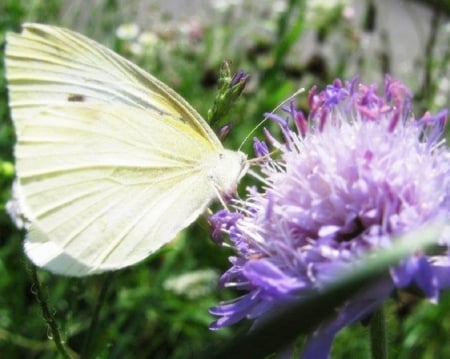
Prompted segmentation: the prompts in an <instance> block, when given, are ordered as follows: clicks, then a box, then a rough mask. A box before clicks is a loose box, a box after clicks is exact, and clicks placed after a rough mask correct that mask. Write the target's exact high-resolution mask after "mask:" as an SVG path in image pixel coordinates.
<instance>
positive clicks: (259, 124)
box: [238, 87, 305, 151]
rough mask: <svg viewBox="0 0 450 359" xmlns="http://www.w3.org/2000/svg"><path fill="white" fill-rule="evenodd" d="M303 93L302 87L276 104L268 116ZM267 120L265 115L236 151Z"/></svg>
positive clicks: (240, 147)
mask: <svg viewBox="0 0 450 359" xmlns="http://www.w3.org/2000/svg"><path fill="white" fill-rule="evenodd" d="M304 91H305V88H304V87H301V88H299V89H298V90H297V91H295V92H294V93H293V94H292V95H291V96H289V97H288V98H287V99H285V100H283V101H282V102H280V103H279V104H278V106H277V107H275V108H274V109H273V110H272V111H271V112H270V114H273V113H274V112H275V111H278V109H279V108H280V107H281V106H283V105H284V104H285V103H286V102H288V101H291V100H292V99H293V98H294V97H295V96H297V95H299V94H301V93H302V92H304ZM268 119H269V117H268V116H267V115H266V116H264V119H263V120H262V121H261V122H260V123H258V124H257V125H256V126H255V127H254V128H253V130H251V131H250V132H249V134H248V135H247V136H245V138H244V140H243V141H242V143H241V145H240V146H239V149H238V150H239V151H240V150H241V149H242V146H244V143H246V142H247V141H248V139H249V138H250V136H251V135H253V134H254V133H255V132H256V130H257V129H258V128H260V127H261V126H262V125H263V124H264V122H266V121H267V120H268Z"/></svg>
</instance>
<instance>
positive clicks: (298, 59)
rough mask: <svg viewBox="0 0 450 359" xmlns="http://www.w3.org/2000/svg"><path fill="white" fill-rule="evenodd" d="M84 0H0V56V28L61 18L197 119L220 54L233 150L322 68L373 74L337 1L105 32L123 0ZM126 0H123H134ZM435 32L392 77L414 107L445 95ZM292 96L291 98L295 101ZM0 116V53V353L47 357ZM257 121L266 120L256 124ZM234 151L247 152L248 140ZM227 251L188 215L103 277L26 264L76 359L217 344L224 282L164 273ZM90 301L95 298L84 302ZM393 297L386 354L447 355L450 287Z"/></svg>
mask: <svg viewBox="0 0 450 359" xmlns="http://www.w3.org/2000/svg"><path fill="white" fill-rule="evenodd" d="M143 2H144V1H143ZM86 3H87V2H82V1H81V2H79V3H78V7H76V6H69V5H70V1H63V0H51V1H48V0H33V1H26V0H21V1H18V0H3V1H1V2H0V44H1V46H0V52H1V54H0V55H1V57H2V59H3V54H4V39H5V33H6V32H7V31H17V30H18V29H19V28H20V23H22V22H25V21H39V22H44V23H53V24H58V25H62V26H67V27H71V28H73V29H76V30H78V31H81V32H83V33H84V34H86V35H88V36H91V37H94V38H95V39H96V40H98V41H100V42H102V43H104V44H107V45H109V46H111V47H113V48H114V49H115V50H116V51H118V52H120V53H122V54H123V55H124V56H126V57H128V58H130V59H131V60H132V61H134V62H136V63H137V64H139V65H140V66H142V67H143V68H144V69H146V70H147V71H149V72H151V73H152V74H154V75H155V76H156V77H158V78H160V79H161V80H163V81H164V82H166V83H167V84H168V85H169V86H171V87H173V88H174V89H175V90H176V91H177V92H179V93H180V94H181V95H182V96H184V97H185V98H186V99H187V100H188V101H189V102H190V103H191V104H192V105H193V106H194V107H195V108H196V109H198V111H199V112H200V113H201V114H202V115H204V116H205V117H206V114H207V113H208V110H209V109H210V108H211V107H212V105H213V103H214V98H215V95H216V88H217V85H218V79H219V69H220V66H221V63H222V62H223V61H224V60H229V61H230V62H231V68H232V72H237V70H238V69H244V70H246V72H248V73H249V74H250V81H249V83H248V84H247V88H246V90H245V91H244V93H243V94H242V98H241V99H240V101H237V102H236V103H235V104H234V105H233V107H232V108H231V109H230V110H229V112H228V113H227V114H226V116H223V118H221V123H220V124H218V126H221V125H223V124H225V123H229V122H231V123H233V125H234V127H233V130H232V132H231V135H230V136H229V138H227V145H226V146H227V147H229V148H237V147H238V146H239V145H240V144H241V142H242V141H243V139H244V138H245V137H246V135H247V134H249V133H250V132H251V131H252V130H253V129H254V128H255V127H256V126H257V125H258V124H259V123H260V122H261V121H262V119H263V114H264V113H265V112H270V111H272V110H273V109H274V108H275V107H276V106H277V105H279V104H280V103H281V102H282V101H283V100H284V99H286V98H288V97H289V96H290V95H291V94H292V93H293V92H294V91H296V90H297V89H298V88H300V87H305V88H306V89H308V88H309V87H310V86H311V85H313V84H317V85H319V86H321V85H323V84H326V83H329V82H330V81H332V80H333V79H334V78H335V77H343V78H350V77H352V76H353V75H354V74H355V73H359V74H360V75H361V77H363V78H364V77H366V76H367V77H370V78H374V77H375V78H376V79H377V81H378V82H382V79H383V75H384V74H383V69H384V68H383V67H382V66H381V65H380V64H378V63H376V62H375V61H374V59H373V58H365V57H364V50H363V46H362V45H361V43H360V42H358V41H357V39H358V36H362V32H361V28H360V25H359V24H358V23H357V22H351V21H347V20H346V19H344V18H343V17H342V16H341V15H340V14H341V13H339V11H342V8H339V9H335V10H330V11H334V12H332V13H330V17H329V18H327V19H330V20H328V25H327V24H325V25H324V23H323V22H321V23H320V24H319V25H317V26H316V25H314V24H313V23H312V22H310V20H308V19H309V18H308V16H307V9H306V7H307V5H306V2H304V1H298V0H289V1H286V2H285V5H286V6H285V8H284V9H281V10H280V11H279V12H275V11H272V12H270V11H269V13H270V14H269V15H270V16H267V15H268V14H267V12H266V13H265V12H264V11H262V10H258V9H257V8H254V9H253V12H252V9H251V6H249V7H248V8H246V10H245V11H244V12H243V13H242V12H240V11H239V9H238V8H236V7H233V6H230V7H228V8H227V9H225V10H222V11H223V12H222V13H218V14H216V15H215V17H214V20H213V21H211V22H210V23H209V24H208V23H206V22H205V23H187V24H185V25H186V26H187V31H185V32H183V31H179V28H180V26H179V23H178V22H174V23H172V25H170V22H169V23H168V24H167V26H165V27H161V26H160V27H157V26H155V28H154V29H149V28H144V26H141V27H140V28H139V29H138V30H137V33H136V34H135V35H133V34H131V35H133V36H129V37H128V38H127V37H122V38H121V37H119V36H117V35H116V30H117V29H118V28H119V27H120V25H121V24H122V22H128V21H126V20H127V18H124V17H123V16H121V14H123V12H122V11H123V8H124V4H125V2H124V1H120V0H103V1H96V2H95V5H94V2H92V7H91V8H90V9H89V13H88V14H87V15H86V6H87V4H86ZM126 3H127V4H132V5H136V4H137V1H134V2H126ZM367 3H368V4H369V3H371V1H368V2H367ZM132 5H128V6H132ZM372 5H373V4H372ZM136 6H137V5H136ZM148 11H150V10H148ZM371 11H372V10H371ZM252 16H254V17H252ZM252 20H254V21H252ZM254 23H257V24H258V26H259V29H258V30H256V29H255V28H252V27H251V25H252V24H254ZM437 25H438V24H436V26H437ZM315 26H316V27H315ZM307 32H309V33H310V34H311V33H312V34H313V35H314V36H316V39H317V42H318V44H323V43H327V42H328V43H329V44H331V45H330V46H334V47H333V58H332V59H331V60H332V61H331V60H330V59H327V58H326V57H324V56H322V54H321V53H320V52H315V53H313V54H312V55H310V56H309V57H305V56H303V55H304V54H303V53H302V42H303V41H305V38H306V35H307ZM268 33H270V35H267V34H268ZM333 33H334V34H335V33H339V34H340V35H341V38H340V42H339V44H338V46H336V45H333V44H334V42H333V41H332V39H330V36H331V35H332V34H333ZM436 36H437V35H436ZM447 40H448V38H447ZM436 42H437V40H436V38H435V39H434V40H433V39H432V38H430V41H429V43H430V48H428V49H426V51H427V53H426V58H427V61H426V62H425V63H424V64H423V68H421V69H420V70H421V71H422V73H423V74H425V75H424V77H425V78H426V79H427V82H424V83H417V79H416V78H415V77H416V74H412V75H411V78H406V79H402V80H404V81H405V82H406V83H408V84H410V83H411V84H413V85H415V86H413V91H414V93H415V94H417V103H418V104H419V106H418V108H419V109H423V108H430V109H432V110H435V109H436V108H437V107H443V106H449V102H448V96H447V102H444V103H441V102H442V101H441V102H439V103H438V101H437V99H442V93H440V92H439V91H440V90H439V89H440V87H439V86H440V85H439V84H440V82H439V81H440V80H441V79H442V78H445V76H448V68H449V64H450V55H449V54H450V46H448V44H447V47H445V46H444V48H441V50H440V51H441V52H440V53H442V54H443V55H442V56H438V54H437V53H436V50H435V48H434V47H433V44H435V43H436ZM299 44H300V46H299ZM444 45H445V43H444ZM318 46H319V45H318ZM424 51H425V49H424ZM355 54H359V57H358V58H357V56H354V55H355ZM352 61H353V62H352ZM369 70H370V75H369V74H368V71H369ZM440 96H441V97H440ZM306 97H307V96H299V98H298V99H297V101H298V106H299V107H302V104H304V103H305V101H306ZM222 107H224V106H222ZM225 107H226V106H225ZM222 109H223V108H222ZM8 116H9V115H8V109H7V91H6V84H5V80H4V68H3V61H0V243H1V247H0V273H1V276H0V292H1V293H2V295H1V296H0V353H1V356H2V357H5V358H42V359H46V358H55V357H57V354H56V348H55V346H54V344H53V342H52V341H51V340H49V336H51V332H50V331H49V330H48V326H47V324H46V323H45V321H44V319H43V317H42V315H41V309H40V307H39V305H38V303H37V301H36V296H35V294H34V293H35V292H36V288H33V286H32V284H31V279H30V278H31V276H30V273H29V269H28V268H27V267H28V265H29V264H28V262H27V259H26V257H25V256H24V254H23V248H22V239H23V236H24V233H22V232H20V231H17V230H16V229H15V228H14V226H13V224H12V223H11V221H10V219H9V218H8V216H7V215H6V213H5V211H4V208H5V205H6V202H7V200H8V199H9V197H10V188H11V183H12V180H13V167H12V166H13V165H12V161H13V160H12V152H13V142H14V134H13V130H12V126H11V122H10V119H9V117H8ZM265 125H267V126H268V127H270V124H269V123H266V124H265ZM255 135H257V136H259V135H260V132H258V131H256V133H255ZM243 149H244V151H246V152H247V153H251V143H250V141H247V142H246V143H245V146H244V148H243ZM245 184H246V183H245V182H244V183H243V187H244V186H245ZM230 254H231V253H228V252H227V251H226V250H224V249H223V248H219V247H218V246H216V245H215V244H213V243H212V242H211V241H210V240H209V239H208V234H207V231H205V229H204V228H200V226H198V225H197V226H193V228H191V229H190V230H189V231H185V232H184V233H182V234H181V235H180V236H179V238H177V239H176V240H175V241H173V242H172V243H171V244H170V245H169V246H167V247H166V248H164V249H163V250H161V251H159V252H158V253H157V254H156V255H154V256H152V257H151V258H149V259H148V260H146V261H144V262H143V263H141V264H139V265H136V266H134V267H131V268H128V269H126V270H123V271H120V272H118V273H114V274H112V275H109V274H108V275H102V276H95V277H90V278H85V279H71V278H63V277H57V276H54V275H51V274H49V273H47V272H45V271H41V270H39V271H38V276H39V278H40V281H41V283H42V290H43V295H44V298H45V299H46V300H47V302H48V304H49V309H50V313H51V314H53V315H54V317H55V320H56V322H57V324H58V326H59V330H60V332H61V333H62V336H63V340H64V341H65V343H66V346H67V348H68V349H69V354H73V355H74V356H75V354H74V353H78V354H81V353H82V354H83V358H135V357H146V358H161V359H162V358H189V357H194V356H195V353H199V352H201V351H202V350H203V349H204V348H205V347H206V346H211V347H216V346H219V344H221V343H222V342H224V341H226V340H227V339H229V338H230V337H231V333H232V332H239V330H240V329H247V327H246V324H245V323H244V324H242V325H237V326H234V327H233V328H232V330H223V331H219V332H211V331H209V330H208V324H209V323H210V322H211V321H212V319H213V318H212V317H211V316H210V315H209V314H208V309H209V308H210V307H211V306H213V305H215V304H216V303H217V302H218V301H219V300H223V299H226V298H231V297H233V296H236V293H233V294H232V293H231V292H230V291H223V292H220V293H217V291H216V290H215V288H214V287H212V286H209V290H208V291H207V292H205V293H203V294H202V295H200V296H198V297H196V296H195V295H194V297H190V295H189V294H188V293H185V294H182V293H177V292H175V291H174V290H172V289H168V287H167V286H166V284H167V282H168V281H169V280H170V279H173V278H175V277H177V276H180V275H182V274H186V273H189V272H192V271H197V270H211V269H212V270H214V271H215V272H217V273H222V272H223V271H224V270H226V268H227V267H228V262H227V256H228V255H230ZM102 293H103V294H102ZM98 303H102V305H101V306H100V307H97V305H98ZM397 303H398V301H397V302H394V301H390V302H389V303H388V313H389V318H390V320H389V328H388V329H389V330H388V332H389V333H390V341H391V344H393V347H394V349H391V350H392V351H393V352H394V354H395V355H393V357H399V358H408V357H411V356H416V357H422V358H435V357H448V356H449V355H450V344H448V340H447V336H448V331H449V330H450V328H448V324H447V323H446V322H445V321H443V320H442V318H443V317H445V316H446V315H447V314H446V313H448V310H449V309H450V308H449V307H450V297H449V296H448V295H445V296H443V299H442V300H441V303H440V304H439V305H438V306H433V305H430V304H428V303H421V304H420V305H418V306H413V308H412V309H411V312H410V314H409V315H408V316H406V317H400V316H398V315H397V313H396V309H397ZM92 318H98V319H97V320H94V321H92ZM400 318H401V319H400ZM368 350H369V349H368V346H367V339H366V329H365V328H364V327H363V326H361V325H355V326H354V327H352V328H348V329H347V330H346V331H343V332H342V333H341V334H339V336H338V339H337V341H336V344H335V347H334V352H333V355H335V357H337V358H340V357H342V358H344V357H349V356H352V357H354V356H355V355H358V354H356V353H361V351H364V352H367V353H368Z"/></svg>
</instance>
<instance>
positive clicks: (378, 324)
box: [370, 305, 387, 359]
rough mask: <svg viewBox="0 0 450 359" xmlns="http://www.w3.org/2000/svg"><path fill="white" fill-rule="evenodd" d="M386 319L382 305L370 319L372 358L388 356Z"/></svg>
mask: <svg viewBox="0 0 450 359" xmlns="http://www.w3.org/2000/svg"><path fill="white" fill-rule="evenodd" d="M385 322H386V320H385V316H384V309H383V306H382V305H381V306H380V307H379V308H378V309H377V310H376V311H375V312H374V313H373V314H372V318H371V319H370V351H371V354H372V359H386V358H387V340H386V323H385Z"/></svg>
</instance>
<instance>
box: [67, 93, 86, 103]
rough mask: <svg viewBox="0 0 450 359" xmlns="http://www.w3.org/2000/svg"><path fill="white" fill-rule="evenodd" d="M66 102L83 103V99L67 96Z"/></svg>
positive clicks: (82, 97)
mask: <svg viewBox="0 0 450 359" xmlns="http://www.w3.org/2000/svg"><path fill="white" fill-rule="evenodd" d="M67 101H69V102H84V101H85V98H84V96H83V95H79V94H70V95H69V96H67Z"/></svg>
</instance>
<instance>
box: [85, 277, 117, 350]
mask: <svg viewBox="0 0 450 359" xmlns="http://www.w3.org/2000/svg"><path fill="white" fill-rule="evenodd" d="M112 276H113V275H112V273H107V274H105V275H103V278H102V286H101V288H100V294H99V295H98V299H97V304H96V306H95V309H94V313H93V314H92V320H91V324H90V325H89V329H88V331H87V333H86V335H85V337H84V342H83V347H82V348H83V349H82V350H81V355H80V356H81V358H90V357H91V356H92V342H93V339H94V338H95V336H96V333H97V329H98V323H99V318H100V310H101V308H102V306H103V304H104V303H105V299H106V293H107V291H108V288H109V285H110V284H111V281H112Z"/></svg>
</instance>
